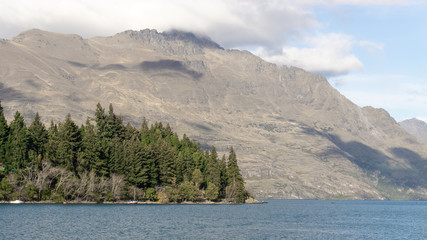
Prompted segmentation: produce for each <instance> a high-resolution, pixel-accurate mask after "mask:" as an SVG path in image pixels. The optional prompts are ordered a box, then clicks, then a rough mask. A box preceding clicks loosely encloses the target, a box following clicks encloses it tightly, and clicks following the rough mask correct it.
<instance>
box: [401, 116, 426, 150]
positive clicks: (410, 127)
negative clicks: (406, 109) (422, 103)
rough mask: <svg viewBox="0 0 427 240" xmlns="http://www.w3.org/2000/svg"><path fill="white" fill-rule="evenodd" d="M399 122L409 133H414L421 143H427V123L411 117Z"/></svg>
mask: <svg viewBox="0 0 427 240" xmlns="http://www.w3.org/2000/svg"><path fill="white" fill-rule="evenodd" d="M399 124H400V125H401V126H402V127H403V128H404V129H405V130H406V131H408V133H410V134H412V135H413V136H414V137H416V138H417V139H418V141H420V142H421V143H424V144H427V123H426V122H424V121H422V120H419V119H416V118H411V119H407V120H404V121H401V122H399Z"/></svg>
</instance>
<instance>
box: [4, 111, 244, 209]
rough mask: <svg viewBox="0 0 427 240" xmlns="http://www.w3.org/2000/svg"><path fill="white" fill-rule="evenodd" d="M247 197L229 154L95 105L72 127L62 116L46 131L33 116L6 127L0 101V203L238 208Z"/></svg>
mask: <svg viewBox="0 0 427 240" xmlns="http://www.w3.org/2000/svg"><path fill="white" fill-rule="evenodd" d="M248 197H249V193H248V192H247V191H246V190H245V187H244V181H243V178H242V175H241V173H240V170H239V167H238V165H237V157H236V153H235V151H234V149H233V148H232V147H231V148H229V154H228V156H225V155H223V156H222V157H219V156H218V154H217V151H216V149H215V147H210V148H209V149H203V148H202V147H201V146H200V144H198V143H196V142H194V141H192V140H190V139H189V138H188V137H187V136H186V135H185V134H184V135H183V137H182V138H181V139H180V138H179V137H178V135H177V133H175V132H173V131H172V129H171V127H170V125H169V124H167V125H166V126H164V125H163V123H161V122H155V123H154V124H151V126H148V122H147V120H146V119H145V118H144V119H143V121H142V123H141V125H140V127H139V129H137V128H135V127H134V126H132V124H130V123H127V124H124V123H123V119H122V117H120V116H118V115H116V114H115V113H114V110H113V106H112V104H110V106H109V109H108V113H107V112H106V110H105V109H104V108H103V107H102V106H101V104H99V103H98V104H97V106H96V110H95V114H94V116H93V117H88V119H87V120H86V123H85V124H83V125H81V126H78V125H77V124H76V123H75V122H74V121H73V120H72V118H71V115H70V114H68V115H67V116H66V117H65V120H64V121H63V122H60V123H54V122H53V121H51V123H50V126H49V127H48V128H47V127H46V126H45V125H44V123H43V122H42V120H41V117H40V116H39V114H38V113H37V114H35V117H34V119H33V121H32V123H31V124H30V125H29V126H28V127H27V124H26V122H25V120H24V118H23V116H22V115H21V114H20V113H19V112H18V111H16V113H15V115H14V119H13V120H12V121H11V122H10V124H8V122H7V120H6V119H5V117H4V112H3V107H2V106H1V103H0V200H3V201H10V200H15V199H20V200H24V201H54V202H57V203H62V202H64V201H78V202H86V201H87V202H97V203H102V202H118V201H127V200H138V201H156V202H161V203H180V202H183V201H190V202H200V201H214V202H219V201H223V202H230V203H244V202H245V200H246V199H247V198H248Z"/></svg>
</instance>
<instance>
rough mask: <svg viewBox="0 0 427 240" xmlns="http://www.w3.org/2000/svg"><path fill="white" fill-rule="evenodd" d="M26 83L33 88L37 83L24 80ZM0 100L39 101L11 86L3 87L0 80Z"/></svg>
mask: <svg viewBox="0 0 427 240" xmlns="http://www.w3.org/2000/svg"><path fill="white" fill-rule="evenodd" d="M26 83H27V84H29V85H31V86H32V87H34V88H35V85H36V84H37V83H36V82H35V81H34V80H31V79H30V80H26ZM0 101H5V102H11V101H19V102H32V103H37V102H40V100H39V99H37V98H35V97H30V96H28V95H26V94H23V93H22V92H21V91H19V90H16V89H14V88H11V87H5V86H4V84H3V83H1V82H0Z"/></svg>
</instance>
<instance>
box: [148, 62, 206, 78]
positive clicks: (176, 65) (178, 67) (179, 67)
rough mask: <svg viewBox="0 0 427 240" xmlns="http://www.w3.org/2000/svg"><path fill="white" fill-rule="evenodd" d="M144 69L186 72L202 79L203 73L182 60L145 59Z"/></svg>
mask: <svg viewBox="0 0 427 240" xmlns="http://www.w3.org/2000/svg"><path fill="white" fill-rule="evenodd" d="M140 67H141V69H142V70H144V71H164V70H171V71H177V72H180V73H183V74H186V75H188V76H190V77H192V78H193V79H195V80H198V79H200V78H201V77H202V76H203V74H202V73H199V72H196V71H194V70H191V69H189V68H187V67H186V66H185V65H184V64H183V63H182V62H181V61H175V60H159V61H153V62H151V61H144V62H142V63H141V64H140Z"/></svg>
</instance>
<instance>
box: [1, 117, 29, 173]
mask: <svg viewBox="0 0 427 240" xmlns="http://www.w3.org/2000/svg"><path fill="white" fill-rule="evenodd" d="M28 149H29V136H28V133H27V127H26V125H25V122H24V118H23V117H22V116H21V114H20V113H19V112H18V111H17V112H16V113H15V117H14V119H13V121H12V122H11V123H10V134H9V140H8V157H7V159H8V163H6V164H9V165H10V166H11V167H12V168H13V169H20V168H23V167H25V166H27V165H28Z"/></svg>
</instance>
